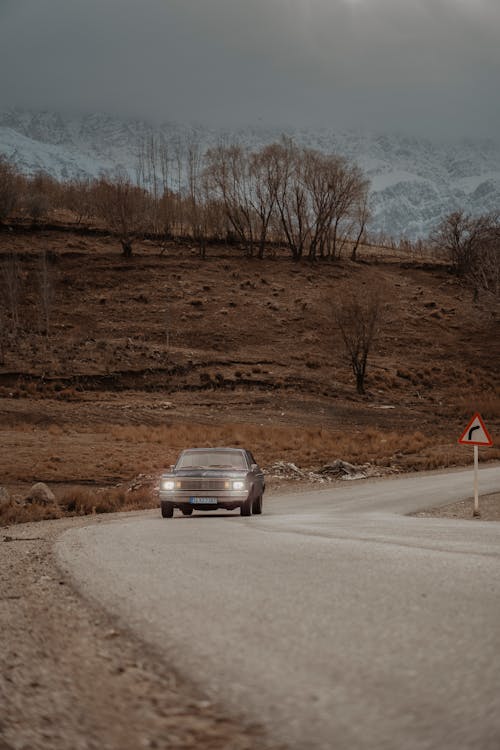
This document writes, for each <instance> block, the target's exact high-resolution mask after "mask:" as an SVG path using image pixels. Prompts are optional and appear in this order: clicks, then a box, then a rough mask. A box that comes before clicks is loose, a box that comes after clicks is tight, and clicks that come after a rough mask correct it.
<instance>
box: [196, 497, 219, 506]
mask: <svg viewBox="0 0 500 750" xmlns="http://www.w3.org/2000/svg"><path fill="white" fill-rule="evenodd" d="M189 502H190V503H193V505H217V502H218V500H217V498H216V497H190V498H189Z"/></svg>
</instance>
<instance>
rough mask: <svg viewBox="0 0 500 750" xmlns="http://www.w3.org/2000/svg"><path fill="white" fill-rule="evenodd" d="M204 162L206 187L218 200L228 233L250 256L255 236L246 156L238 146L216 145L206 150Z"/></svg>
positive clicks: (248, 165)
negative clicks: (222, 208) (223, 213)
mask: <svg viewBox="0 0 500 750" xmlns="http://www.w3.org/2000/svg"><path fill="white" fill-rule="evenodd" d="M206 162H207V165H206V176H207V185H208V187H209V189H210V191H211V192H213V193H214V195H215V197H216V198H218V199H220V200H221V201H222V203H223V205H224V210H225V212H226V217H227V220H228V222H229V225H230V227H231V230H232V232H233V233H234V235H235V236H236V237H237V238H238V240H240V242H242V243H243V244H244V246H245V248H246V252H247V254H248V255H250V256H251V255H253V249H254V244H255V236H254V206H253V205H252V194H251V180H250V174H249V168H250V160H249V154H248V152H247V150H246V149H244V148H243V147H242V146H240V145H238V144H233V145H230V146H226V145H223V144H219V145H218V146H217V147H216V148H213V149H209V151H208V152H207V154H206Z"/></svg>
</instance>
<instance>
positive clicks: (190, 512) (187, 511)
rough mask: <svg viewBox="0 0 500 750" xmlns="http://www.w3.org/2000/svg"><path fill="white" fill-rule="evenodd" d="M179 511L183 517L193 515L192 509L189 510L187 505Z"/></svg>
mask: <svg viewBox="0 0 500 750" xmlns="http://www.w3.org/2000/svg"><path fill="white" fill-rule="evenodd" d="M181 510H182V514H183V515H184V516H191V515H192V513H193V509H192V508H190V507H189V505H187V506H186V507H185V508H181Z"/></svg>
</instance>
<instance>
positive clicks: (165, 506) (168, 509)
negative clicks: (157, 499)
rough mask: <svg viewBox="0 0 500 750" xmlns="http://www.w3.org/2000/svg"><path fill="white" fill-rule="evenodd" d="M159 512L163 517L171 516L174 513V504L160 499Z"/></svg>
mask: <svg viewBox="0 0 500 750" xmlns="http://www.w3.org/2000/svg"><path fill="white" fill-rule="evenodd" d="M161 514H162V516H163V518H172V516H173V515H174V506H173V505H172V503H167V502H165V501H162V503H161Z"/></svg>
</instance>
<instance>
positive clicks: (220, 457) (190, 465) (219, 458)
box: [175, 451, 247, 469]
mask: <svg viewBox="0 0 500 750" xmlns="http://www.w3.org/2000/svg"><path fill="white" fill-rule="evenodd" d="M175 468H176V469H246V468H247V466H246V462H245V458H244V456H243V453H239V452H236V451H185V452H184V453H183V454H182V455H181V456H180V458H179V460H178V461H177V465H176V467H175Z"/></svg>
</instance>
